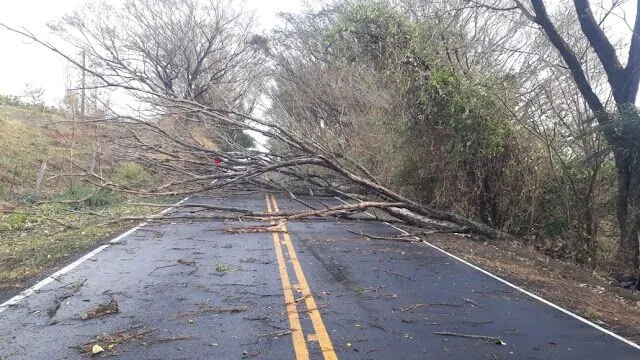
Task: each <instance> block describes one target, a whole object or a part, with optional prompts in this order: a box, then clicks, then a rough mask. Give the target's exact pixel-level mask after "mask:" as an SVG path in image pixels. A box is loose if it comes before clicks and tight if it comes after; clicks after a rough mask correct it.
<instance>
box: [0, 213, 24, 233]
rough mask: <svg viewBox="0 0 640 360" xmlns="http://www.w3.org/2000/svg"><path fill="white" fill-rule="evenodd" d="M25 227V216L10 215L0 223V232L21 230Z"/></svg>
mask: <svg viewBox="0 0 640 360" xmlns="http://www.w3.org/2000/svg"><path fill="white" fill-rule="evenodd" d="M26 225H27V215H25V214H11V215H9V216H7V217H6V218H4V220H3V221H2V223H0V230H22V229H24V228H25V226H26Z"/></svg>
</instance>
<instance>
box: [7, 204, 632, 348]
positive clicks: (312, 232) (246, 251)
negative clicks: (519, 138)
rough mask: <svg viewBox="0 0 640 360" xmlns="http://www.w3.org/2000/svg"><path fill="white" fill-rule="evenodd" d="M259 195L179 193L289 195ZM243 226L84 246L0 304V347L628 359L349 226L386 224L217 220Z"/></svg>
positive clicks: (610, 341)
mask: <svg viewBox="0 0 640 360" xmlns="http://www.w3.org/2000/svg"><path fill="white" fill-rule="evenodd" d="M267 199H268V198H265V197H264V196H262V195H246V196H233V197H228V198H224V199H214V198H198V199H190V200H189V201H190V202H192V203H203V202H206V203H209V204H215V205H223V206H235V207H248V208H252V209H255V210H262V211H264V210H265V209H267V208H268V209H269V210H271V211H273V210H276V209H277V208H279V209H280V210H291V209H301V208H302V207H301V205H300V204H298V203H295V202H291V201H290V200H289V199H287V198H285V197H281V196H279V197H277V199H276V201H275V202H274V201H271V200H270V201H269V202H268V203H267ZM306 201H308V202H310V203H314V204H316V205H318V206H322V204H323V203H324V204H329V203H331V204H337V203H339V202H338V200H337V199H327V198H325V199H320V198H309V199H306ZM250 225H255V224H249V223H240V222H238V221H226V222H223V221H213V220H208V221H198V222H193V221H191V222H185V221H182V222H176V223H171V224H169V223H165V224H152V225H146V226H144V227H142V228H140V229H137V230H136V231H134V232H131V233H129V234H127V235H126V236H124V237H121V238H119V239H117V241H116V242H114V243H113V244H109V246H108V247H101V248H98V249H97V250H96V251H94V252H93V253H91V254H89V255H88V256H85V257H83V258H81V259H80V261H78V262H77V263H76V264H73V265H72V266H69V267H67V268H66V269H64V270H63V271H62V272H63V273H64V274H61V275H59V276H56V277H55V280H48V282H47V283H45V284H44V285H43V286H41V288H39V289H38V291H35V292H33V293H32V294H30V295H29V296H27V297H25V298H22V299H20V300H19V301H16V299H14V300H13V301H11V303H10V305H7V304H5V306H0V359H77V358H90V357H91V354H90V352H91V350H92V349H93V345H96V344H98V345H100V346H101V347H102V348H103V349H104V352H102V353H100V354H98V355H97V356H94V357H111V356H113V355H115V356H117V358H122V359H249V358H251V359H297V360H298V359H307V358H309V359H337V358H340V359H640V350H638V348H637V347H634V346H633V344H628V343H625V342H623V341H622V340H620V339H618V338H616V337H614V336H612V335H610V334H606V333H604V332H602V331H601V330H599V329H596V328H594V327H593V326H591V325H589V324H586V323H584V322H582V321H580V320H578V319H576V318H574V317H572V316H570V315H569V314H566V313H564V312H562V311H560V310H558V309H555V308H553V307H551V306H549V305H548V304H545V303H542V302H541V301H539V300H536V299H534V298H532V297H530V296H528V295H526V294H524V293H522V292H520V291H518V290H516V289H514V288H512V287H510V286H508V285H506V284H504V283H502V282H500V281H498V280H496V279H494V278H492V277H490V276H488V275H487V274H484V273H482V272H480V271H478V270H476V269H474V268H472V267H470V266H468V265H466V264H464V263H462V262H460V261H458V260H456V259H454V258H452V257H450V256H448V255H447V254H445V253H443V252H441V251H438V250H437V249H435V248H433V247H431V246H428V245H425V244H409V243H399V242H391V241H388V240H368V239H365V238H363V237H362V236H359V235H356V234H354V233H352V232H349V231H347V230H348V229H349V230H353V231H356V232H361V233H366V234H376V235H380V236H395V235H396V234H397V233H398V230H396V229H394V228H392V227H390V226H388V225H386V224H383V223H379V222H373V221H365V220H362V221H353V220H349V221H347V220H345V221H340V222H336V221H330V220H313V221H300V222H290V223H287V224H286V226H285V225H284V224H278V223H276V224H273V226H274V228H277V229H278V230H280V231H278V232H259V233H228V232H225V231H223V229H224V228H230V227H247V226H250ZM263 225H264V224H263ZM285 231H286V232H285ZM5 300H7V299H2V300H0V302H1V301H5ZM87 351H88V353H87Z"/></svg>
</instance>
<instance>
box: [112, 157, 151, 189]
mask: <svg viewBox="0 0 640 360" xmlns="http://www.w3.org/2000/svg"><path fill="white" fill-rule="evenodd" d="M111 180H113V181H115V182H116V183H118V184H119V185H122V186H126V187H129V188H141V187H144V186H147V185H149V184H150V183H151V174H149V172H148V171H147V170H146V169H145V168H144V167H142V165H140V164H137V163H134V162H126V163H123V164H120V165H119V166H118V167H117V168H116V169H115V171H114V173H113V175H112V176H111Z"/></svg>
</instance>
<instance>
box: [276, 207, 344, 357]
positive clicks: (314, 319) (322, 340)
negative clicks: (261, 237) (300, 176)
mask: <svg viewBox="0 0 640 360" xmlns="http://www.w3.org/2000/svg"><path fill="white" fill-rule="evenodd" d="M268 199H269V196H267V203H268V202H269V201H268ZM271 201H272V202H273V207H272V209H273V211H275V212H279V211H280V209H279V208H278V203H277V202H276V198H275V196H273V195H271ZM270 207H271V206H268V208H270ZM278 225H279V227H280V230H281V231H282V237H283V242H284V244H285V246H286V247H287V252H288V253H289V257H290V259H291V260H290V261H291V263H292V264H293V271H294V273H295V275H296V278H297V279H298V286H299V288H300V291H301V292H302V297H303V298H304V301H305V304H306V307H307V312H308V313H309V317H310V318H311V323H312V324H313V328H314V329H315V331H316V333H315V339H317V341H318V343H319V344H320V349H321V350H322V355H323V356H324V359H325V360H337V359H338V357H337V356H336V352H335V350H334V349H333V344H332V343H331V339H330V338H329V334H328V333H327V329H326V327H325V326H324V322H323V321H322V316H320V311H319V310H318V306H317V305H316V301H315V299H314V298H313V294H312V293H311V288H310V287H309V283H308V282H307V278H306V277H305V275H304V272H303V271H302V265H301V264H300V261H299V260H298V255H297V254H296V250H295V248H294V247H293V242H292V241H291V237H290V236H289V232H288V231H287V227H286V226H285V224H284V221H283V220H280V221H279V222H278ZM276 234H277V233H274V235H276Z"/></svg>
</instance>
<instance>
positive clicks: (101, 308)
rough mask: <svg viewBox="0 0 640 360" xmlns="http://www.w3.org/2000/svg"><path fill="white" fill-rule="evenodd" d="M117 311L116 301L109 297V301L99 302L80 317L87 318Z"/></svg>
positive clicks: (118, 310)
mask: <svg viewBox="0 0 640 360" xmlns="http://www.w3.org/2000/svg"><path fill="white" fill-rule="evenodd" d="M119 312H120V309H119V307H118V302H117V301H116V300H115V299H111V300H110V301H109V302H107V303H103V304H99V305H98V306H96V308H95V309H93V310H91V311H88V312H86V313H84V314H82V315H81V316H80V318H81V319H82V320H89V319H93V318H97V317H101V316H105V315H111V314H117V313H119Z"/></svg>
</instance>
